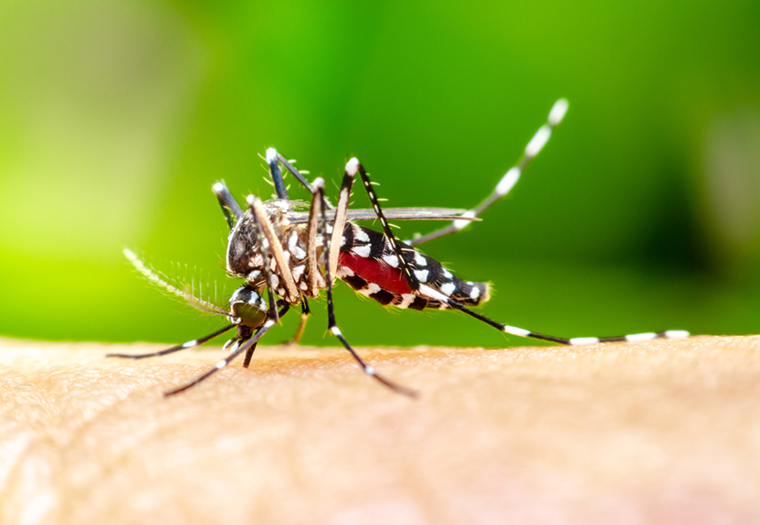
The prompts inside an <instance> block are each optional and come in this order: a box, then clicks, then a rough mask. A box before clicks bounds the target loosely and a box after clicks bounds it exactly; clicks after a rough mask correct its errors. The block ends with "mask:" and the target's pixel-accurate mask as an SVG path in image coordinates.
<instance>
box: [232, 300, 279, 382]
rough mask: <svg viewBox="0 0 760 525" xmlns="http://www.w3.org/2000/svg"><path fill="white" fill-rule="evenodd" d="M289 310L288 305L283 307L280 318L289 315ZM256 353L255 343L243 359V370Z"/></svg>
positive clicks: (243, 340) (257, 331)
mask: <svg viewBox="0 0 760 525" xmlns="http://www.w3.org/2000/svg"><path fill="white" fill-rule="evenodd" d="M289 309H290V305H289V304H288V303H285V304H284V305H283V307H282V308H281V309H280V312H279V314H278V315H279V316H280V317H282V316H283V315H285V314H286V313H288V310H289ZM259 330H261V328H259V329H258V330H256V333H257V334H258V333H259ZM249 338H250V336H249V337H246V338H245V339H242V340H240V341H239V343H238V344H243V343H244V342H245V341H247V340H248V339H249ZM255 351H256V343H254V344H252V345H251V346H249V347H248V351H247V352H246V353H245V358H244V359H243V368H248V365H250V364H251V359H252V358H253V352H255ZM231 352H234V350H232V351H231Z"/></svg>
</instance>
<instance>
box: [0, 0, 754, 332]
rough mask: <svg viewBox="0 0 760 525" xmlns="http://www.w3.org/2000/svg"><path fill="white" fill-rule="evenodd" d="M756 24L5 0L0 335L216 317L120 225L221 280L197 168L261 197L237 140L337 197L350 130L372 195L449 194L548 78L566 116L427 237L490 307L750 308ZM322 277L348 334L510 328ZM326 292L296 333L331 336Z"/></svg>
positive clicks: (614, 11)
mask: <svg viewBox="0 0 760 525" xmlns="http://www.w3.org/2000/svg"><path fill="white" fill-rule="evenodd" d="M758 28H760V3H758V2H757V1H756V0H738V1H732V2H724V3H721V4H720V5H718V3H715V2H695V1H689V2H686V1H679V2H668V3H662V2H655V1H649V2H633V3H631V2H619V3H609V2H583V3H568V2H558V1H554V0H544V1H538V2H494V3H491V4H488V3H480V4H465V3H462V2H424V3H409V2H384V3H361V4H360V3H354V2H330V3H318V2H303V1H302V2H298V1H294V2H239V1H238V2H225V3H210V2H194V1H173V2H160V1H154V2H141V1H134V0H98V1H80V0H67V1H66V2H56V1H49V0H46V1H44V2H41V1H35V0H33V1H24V2H21V1H14V0H3V1H2V3H0V50H2V52H0V181H1V183H2V184H1V186H0V188H1V189H2V191H1V192H0V297H2V301H0V333H1V334H4V335H8V336H16V337H25V338H35V339H54V340H59V339H65V340H103V341H136V340H148V341H162V342H167V343H168V342H182V341H185V340H187V339H191V338H195V337H198V336H201V335H203V334H205V333H207V332H209V331H211V330H213V329H214V328H216V327H218V326H220V325H221V324H222V321H221V320H220V319H218V318H213V317H207V316H204V315H202V314H199V313H198V312H196V311H194V310H192V309H191V308H189V307H187V306H186V305H183V304H181V303H180V302H178V301H175V300H172V299H170V298H167V297H166V296H165V295H163V294H162V293H160V292H158V291H157V290H156V289H154V288H151V287H150V286H149V285H148V284H147V283H146V282H145V281H144V280H143V279H141V278H140V276H139V275H138V274H137V272H135V271H134V270H133V269H132V268H131V267H130V266H129V265H128V263H127V262H126V260H125V259H124V257H123V256H122V253H121V250H122V248H123V247H125V246H128V247H131V248H133V249H135V250H137V251H138V252H139V253H140V254H141V255H143V256H144V257H145V258H146V260H147V261H148V262H149V263H150V264H151V265H153V266H154V267H156V268H158V269H160V270H162V271H164V272H166V273H168V274H170V275H172V276H173V277H175V278H176V279H178V280H180V281H183V282H187V283H191V284H192V285H193V286H194V287H195V290H199V289H200V286H201V285H203V294H204V296H207V297H208V296H211V297H212V298H213V297H214V295H216V297H217V301H218V302H220V303H222V304H223V303H224V300H225V296H226V294H228V293H229V292H231V291H232V290H234V288H236V287H237V286H238V285H239V283H238V282H237V281H234V280H232V279H229V278H227V277H226V276H225V274H224V269H223V262H222V258H223V254H224V248H225V240H226V225H225V222H224V220H223V217H222V214H221V213H220V210H219V207H218V205H217V203H216V201H215V199H214V197H213V196H212V194H211V191H210V188H211V184H212V183H213V182H214V181H217V180H220V179H224V180H225V181H226V182H227V183H228V185H229V187H230V188H231V189H232V191H233V193H234V194H235V195H236V196H238V197H241V196H242V195H243V194H245V193H246V192H249V191H252V192H255V193H257V194H259V195H263V196H265V197H268V196H269V195H271V193H272V190H271V188H270V187H269V186H268V185H267V184H266V183H265V182H264V176H265V175H266V171H265V170H264V169H263V168H262V165H263V164H264V163H263V161H262V160H261V159H260V158H259V156H258V155H259V154H262V153H263V152H264V151H265V149H266V148H267V147H269V146H276V147H277V148H278V149H279V150H280V151H281V152H282V153H283V154H284V155H285V156H286V157H288V158H295V159H298V166H299V167H300V168H301V169H308V170H310V171H311V175H310V177H311V178H313V177H316V176H317V175H321V176H324V177H325V178H326V179H327V180H328V181H329V182H328V191H330V192H333V195H334V194H335V193H336V187H337V183H338V181H339V180H340V176H341V168H342V166H343V164H344V162H345V161H346V159H347V157H348V156H350V155H354V154H355V155H357V156H359V157H360V158H361V159H362V161H363V163H364V164H365V165H366V166H367V167H368V169H369V171H370V172H371V173H372V175H373V177H374V179H375V180H376V181H379V182H380V183H381V186H380V188H379V192H380V195H381V196H382V197H385V198H388V199H389V205H390V206H452V207H470V206H473V205H475V204H477V203H478V202H479V201H480V200H481V199H482V198H483V197H484V196H485V195H486V194H487V193H488V192H490V191H491V189H492V188H493V186H494V185H495V183H496V182H497V181H498V180H499V178H500V177H501V176H502V175H503V173H504V172H505V171H506V170H507V169H508V168H509V167H510V166H511V165H512V164H513V163H514V162H515V161H516V160H517V159H518V158H519V156H520V153H521V151H522V149H523V148H524V146H525V144H526V142H527V141H528V140H529V139H530V137H531V136H532V135H533V133H534V132H535V131H536V129H538V127H539V126H540V125H541V124H542V123H544V122H545V119H546V115H547V113H548V110H549V108H550V107H551V105H552V103H553V102H554V101H555V100H556V99H557V98H559V97H566V98H568V100H569V101H570V110H569V112H568V115H567V117H566V119H565V121H564V122H563V124H562V125H561V126H560V127H559V128H558V129H557V131H556V133H555V134H554V136H553V137H552V140H551V141H550V143H549V144H548V146H547V147H546V148H545V149H544V151H543V152H542V154H541V155H540V156H539V157H538V158H537V159H536V160H535V162H534V163H533V164H532V165H531V168H530V169H529V170H528V171H527V172H526V174H525V176H524V177H523V178H522V180H521V181H520V183H519V185H518V186H517V187H516V188H515V190H514V191H513V193H512V194H510V195H509V197H508V198H507V199H505V201H502V202H500V203H499V204H498V205H497V206H496V207H494V208H493V209H491V210H490V211H489V212H488V213H487V214H486V215H485V216H484V219H485V220H484V222H482V223H480V224H477V225H476V226H474V227H472V228H470V229H469V230H467V231H466V232H463V233H461V234H459V235H456V236H452V237H449V238H446V239H442V240H439V241H436V242H435V243H432V244H430V245H427V246H426V247H425V249H426V252H427V253H428V254H429V255H431V256H433V257H435V258H438V259H439V260H442V261H445V262H447V263H449V264H450V267H451V268H452V269H453V270H454V271H455V272H457V273H458V274H459V275H460V276H461V277H463V278H465V279H469V280H481V281H491V282H492V283H493V286H494V288H495V293H494V295H493V299H492V300H491V302H490V303H488V304H487V305H486V306H485V307H484V308H483V310H482V311H483V312H484V313H485V314H487V315H490V316H492V317H494V318H495V319H498V320H501V321H504V322H508V323H510V324H513V325H516V326H520V327H525V328H528V329H532V330H535V331H541V332H544V333H549V334H554V335H559V336H591V335H616V334H621V333H630V332H635V331H648V330H662V329H670V328H673V329H676V328H678V329H681V328H682V329H688V330H691V331H692V332H694V333H719V334H723V333H740V334H743V333H756V332H758V331H760V315H758V314H760V280H759V279H758V278H757V275H758V270H760V89H759V87H760V30H759V29H758ZM291 194H292V196H294V197H300V198H306V197H307V196H306V193H305V192H303V191H300V190H297V189H296V188H295V186H293V189H292V191H291ZM354 201H355V203H356V205H357V206H359V207H366V204H367V201H366V197H365V196H364V195H362V194H361V193H360V192H356V193H355V196H354ZM433 226H434V225H431V224H430V223H428V224H425V223H414V224H411V225H409V224H408V223H407V224H406V225H405V226H404V229H403V233H402V236H404V237H405V238H408V237H409V236H411V235H412V234H413V233H414V232H415V231H421V232H425V231H430V230H431V229H432V227H433ZM215 290H216V291H215ZM209 291H210V294H209ZM336 293H337V296H336V301H337V315H338V320H339V322H340V323H341V326H342V328H343V332H344V333H345V334H346V336H347V337H348V338H349V340H350V341H353V342H354V343H356V344H358V345H375V344H379V345H402V346H412V345H418V344H433V345H468V346H475V345H483V346H489V347H498V346H504V345H507V344H508V345H515V344H528V343H529V342H528V341H525V340H522V339H519V338H516V337H510V338H509V339H508V340H505V337H504V336H503V335H502V334H500V333H498V332H496V331H495V330H493V329H491V328H489V327H487V326H485V325H481V324H479V323H477V322H475V321H473V320H472V319H469V318H466V317H465V316H462V315H460V314H456V313H452V312H424V313H420V312H413V311H404V312H398V311H392V310H386V309H384V308H382V307H380V306H379V305H378V304H376V303H375V302H374V301H371V300H367V299H365V298H362V297H358V296H356V294H355V293H354V292H353V291H352V290H350V289H349V288H348V287H347V286H346V285H341V286H339V289H338V290H337V292H336ZM324 306H325V301H324V299H322V300H320V301H318V302H316V303H313V309H314V310H315V311H316V315H315V316H314V318H313V319H312V321H311V323H310V325H309V327H308V328H307V333H306V335H305V336H304V339H303V342H304V343H306V344H322V345H325V344H334V341H333V340H332V339H331V338H328V337H325V335H324V333H325V326H326V316H325V314H324ZM297 321H298V316H297V315H294V316H292V318H290V319H288V318H286V319H285V321H284V325H285V326H284V327H282V328H277V331H276V333H274V334H272V335H271V336H270V337H268V338H267V342H269V343H275V342H279V341H282V340H285V339H287V338H289V337H290V335H291V334H292V332H293V331H294V330H295V327H296V325H297Z"/></svg>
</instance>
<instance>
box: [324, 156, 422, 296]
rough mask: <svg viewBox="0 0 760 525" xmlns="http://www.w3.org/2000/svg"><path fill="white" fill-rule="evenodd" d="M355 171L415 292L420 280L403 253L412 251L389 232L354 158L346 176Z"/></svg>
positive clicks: (365, 173)
mask: <svg viewBox="0 0 760 525" xmlns="http://www.w3.org/2000/svg"><path fill="white" fill-rule="evenodd" d="M357 171H358V172H359V175H360V177H361V179H362V182H363V183H364V189H365V190H366V191H367V196H368V197H369V201H370V203H371V204H372V209H374V210H375V214H376V215H377V218H378V219H380V224H381V225H382V227H383V233H385V237H386V239H388V242H389V243H390V245H391V247H392V248H393V251H394V253H395V254H396V257H397V258H398V261H399V268H401V271H402V273H403V274H404V279H406V282H407V283H408V284H409V287H410V288H411V289H412V290H413V291H415V292H416V291H417V290H418V289H419V287H420V279H419V278H418V277H417V275H416V274H415V273H414V272H413V271H412V268H411V267H410V266H409V263H408V262H407V261H406V258H405V257H404V251H410V252H413V251H414V250H412V249H411V248H407V247H404V246H402V244H401V243H400V242H399V240H398V239H397V238H396V236H395V235H394V234H393V232H392V231H391V227H390V225H389V224H388V219H386V218H385V215H384V214H383V209H382V208H381V207H380V199H378V198H377V194H376V193H375V190H374V189H373V188H372V181H370V180H369V175H368V174H367V171H366V170H365V169H364V166H362V164H361V162H359V159H357V158H356V157H354V158H352V159H351V160H349V161H348V163H347V164H346V175H348V174H349V173H353V175H356V172H357ZM339 209H340V208H339ZM333 236H334V234H333Z"/></svg>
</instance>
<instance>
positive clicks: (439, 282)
mask: <svg viewBox="0 0 760 525" xmlns="http://www.w3.org/2000/svg"><path fill="white" fill-rule="evenodd" d="M567 108H568V102H567V100H565V99H560V100H558V101H557V102H555V103H554V105H553V106H552V108H551V110H550V111H549V116H548V119H547V122H546V123H545V124H544V125H542V126H541V127H540V128H539V129H538V131H537V132H536V133H535V134H534V135H533V137H532V138H531V139H530V141H529V142H528V144H527V145H526V147H525V150H524V152H523V155H522V157H521V158H520V160H519V161H518V163H517V164H516V165H515V166H513V167H512V168H510V169H509V170H508V171H507V172H506V173H505V174H504V176H503V177H502V178H501V179H500V180H499V182H498V184H497V185H496V187H495V189H494V190H493V191H492V192H491V194H490V195H489V196H488V197H487V198H486V199H485V200H483V202H481V203H480V204H479V205H478V206H476V207H475V208H472V209H470V210H464V209H450V208H386V209H383V208H382V207H381V205H380V201H381V199H379V198H378V197H377V194H376V193H375V190H374V188H373V185H374V183H373V182H372V181H371V180H370V177H369V174H368V173H367V171H366V170H365V168H364V166H363V165H362V164H361V162H359V160H358V159H357V158H356V157H352V158H351V159H350V160H349V161H348V162H347V163H346V166H345V170H344V175H343V180H342V183H341V188H340V192H339V194H338V201H337V204H336V205H334V206H333V205H332V204H331V203H330V201H329V200H328V199H327V198H326V197H325V181H324V180H323V179H322V178H319V177H318V178H316V179H315V180H314V181H312V182H311V183H309V182H308V181H307V180H306V178H305V177H304V176H303V175H304V174H308V172H301V171H299V170H297V169H296V168H295V167H293V164H292V163H291V162H289V161H288V160H286V159H285V157H283V156H282V155H281V154H280V153H278V152H277V150H275V149H274V148H269V149H268V150H267V152H266V162H267V164H268V166H269V174H270V177H271V179H272V182H273V185H274V189H275V192H276V198H274V199H272V200H269V201H267V202H263V201H262V200H261V199H260V198H259V197H257V196H255V195H249V196H248V197H247V198H246V204H247V206H248V208H247V209H246V210H243V208H241V207H240V205H239V204H238V203H237V201H236V200H235V198H234V197H233V196H232V194H231V193H230V191H229V190H228V189H227V186H226V185H225V184H224V183H223V182H217V183H215V184H214V185H213V187H212V190H213V192H214V194H215V195H216V197H217V199H218V201H219V204H220V206H221V208H222V212H223V213H224V216H225V219H226V221H227V224H228V225H229V228H230V234H229V242H228V245H227V254H226V262H227V272H228V273H229V274H230V275H232V276H234V277H238V278H241V279H244V280H245V283H244V284H243V286H241V287H240V288H238V289H237V290H235V292H233V294H232V295H231V297H230V300H229V309H228V310H226V309H224V308H221V307H219V306H217V305H215V304H212V303H210V302H207V301H204V300H203V299H200V298H197V297H194V296H192V295H190V294H189V293H187V292H185V291H182V290H179V289H178V288H176V287H174V286H172V285H171V284H169V283H168V282H166V281H165V280H164V279H162V278H161V277H160V276H159V275H158V274H157V273H156V272H154V271H152V270H151V269H150V268H148V267H147V266H146V265H145V264H144V263H143V262H142V261H141V260H140V259H139V258H137V256H136V255H135V254H134V253H132V252H131V251H129V250H125V255H126V256H127V258H128V259H129V260H130V262H132V264H133V265H134V266H135V267H136V268H137V270H138V271H140V272H141V273H142V274H143V275H144V276H145V277H146V278H147V279H148V280H150V281H152V282H154V283H155V284H157V285H159V286H161V287H163V288H164V289H166V290H167V291H169V292H171V293H174V294H175V295H178V296H180V297H182V298H184V299H186V300H187V301H188V302H190V303H191V305H193V306H195V307H196V308H200V309H201V310H204V311H207V312H210V313H214V314H219V315H222V316H225V317H226V318H227V319H228V321H229V324H227V325H226V326H224V327H223V328H221V329H219V330H217V331H215V332H213V333H211V334H208V335H206V336H204V337H201V338H199V339H193V340H192V341H188V342H186V343H184V344H181V345H178V346H173V347H171V348H167V349H165V350H160V351H158V352H152V353H146V354H108V355H109V356H112V357H122V358H131V359H142V358H146V357H154V356H159V355H165V354H170V353H173V352H178V351H180V350H185V349H188V348H193V347H196V346H199V345H202V344H204V343H206V342H207V341H210V340H211V339H213V338H215V337H217V336H219V335H221V334H223V333H225V332H228V331H230V330H232V329H233V328H237V333H236V334H235V335H234V336H233V337H232V338H231V339H230V340H228V341H227V342H226V343H225V345H224V349H225V350H227V351H228V354H227V356H226V357H225V358H224V359H222V360H220V361H219V362H218V363H217V364H216V365H215V366H214V367H213V368H211V369H210V370H208V371H207V372H205V373H203V374H201V375H200V376H198V377H196V378H195V379H193V380H191V381H189V382H187V383H185V384H183V385H181V386H178V387H176V388H173V389H171V390H168V391H166V392H164V395H165V396H171V395H174V394H178V393H180V392H183V391H185V390H187V389H188V388H190V387H193V386H195V385H197V384H198V383H201V382H202V381H204V380H206V379H207V378H209V377H210V376H212V375H213V374H215V373H216V372H218V371H219V370H221V369H222V368H224V367H226V366H227V365H228V364H230V362H232V360H233V359H235V358H236V357H238V356H239V355H241V354H245V357H244V359H243V367H245V368H247V367H248V366H249V365H250V362H251V359H252V357H253V353H254V351H255V349H256V345H257V344H258V342H259V340H260V339H261V338H262V337H263V336H264V335H265V334H266V333H267V332H268V331H269V330H270V329H271V328H272V327H273V326H274V325H275V324H276V323H278V322H279V320H280V318H281V317H282V316H283V315H285V314H286V313H288V312H289V311H290V310H291V309H292V308H293V307H297V308H300V310H301V322H300V325H299V327H298V331H297V333H296V335H295V337H294V338H293V341H294V342H297V341H298V339H299V337H300V336H301V334H302V333H303V331H304V328H305V326H306V321H307V319H308V317H309V314H310V310H309V299H312V298H315V297H318V296H319V295H320V293H321V292H322V291H323V290H326V292H327V314H328V330H329V331H330V333H332V334H333V335H334V336H335V337H336V338H337V339H338V340H339V341H340V343H341V344H342V345H343V347H344V348H345V349H346V350H347V351H348V352H349V354H350V355H351V357H353V359H354V360H355V361H356V362H357V363H358V364H359V366H360V367H361V368H362V370H363V371H364V372H365V373H366V374H367V375H369V376H370V377H372V378H374V379H375V380H377V381H379V382H380V383H381V384H383V385H385V386H386V387H388V388H390V389H391V390H393V391H395V392H398V393H401V394H405V395H408V396H415V395H416V394H417V393H416V391H414V390H412V389H409V388H407V387H405V386H402V385H399V384H397V383H395V382H393V381H391V380H390V379H387V378H386V377H385V376H383V375H381V374H380V373H379V372H377V371H376V370H375V369H374V368H373V367H372V366H370V365H369V364H368V363H367V362H366V361H365V360H364V359H362V357H361V356H360V355H359V354H358V353H357V352H356V350H355V349H354V348H353V347H352V346H351V344H349V342H348V340H347V339H346V338H345V337H344V335H343V332H342V331H341V329H340V328H339V327H338V323H337V321H336V316H335V304H334V300H333V285H334V281H335V279H336V278H337V279H340V280H342V281H343V282H345V283H346V284H348V285H349V286H350V287H351V288H353V289H354V290H356V291H357V292H358V293H360V294H362V295H365V296H368V297H371V298H372V299H374V300H376V301H377V302H379V303H380V304H382V305H384V306H392V307H395V308H401V309H406V308H411V309H414V310H425V309H429V308H430V309H440V310H458V311H460V312H463V313H464V314H466V315H469V316H471V317H474V318H475V319H477V320H478V321H482V322H484V323H486V324H487V325H489V326H491V327H493V328H495V329H497V330H499V331H501V332H504V333H507V334H512V335H517V336H520V337H529V338H534V339H540V340H543V341H550V342H554V343H559V344H563V345H585V344H594V343H607V342H619V341H644V340H649V339H655V338H659V337H668V338H673V337H688V336H689V333H688V332H686V331H683V330H667V331H664V332H647V333H640V334H632V335H625V336H620V337H575V338H570V339H567V338H562V337H555V336H551V335H544V334H540V333H537V332H533V331H531V330H526V329H523V328H518V327H515V326H510V325H507V324H503V323H500V322H498V321H495V320H493V319H490V318H488V317H486V316H484V315H482V314H480V313H478V312H476V311H474V310H472V309H471V308H472V307H476V306H479V305H480V304H482V303H484V302H486V301H488V299H489V296H490V290H489V285H488V283H476V282H472V281H463V280H462V279H460V278H459V277H457V276H456V275H454V274H453V273H452V272H451V271H450V270H449V269H447V268H446V267H444V266H443V265H442V264H441V263H439V262H438V261H436V260H435V259H433V258H431V257H429V256H427V255H425V254H424V253H422V252H421V251H420V250H419V249H418V248H417V246H419V245H421V244H424V243H426V242H429V241H432V240H434V239H438V238H440V237H443V236H445V235H450V234H453V233H456V232H459V231H461V230H462V229H464V228H465V227H466V226H467V225H469V224H470V223H472V222H474V221H478V220H480V219H479V218H478V216H479V215H480V214H481V213H483V212H484V211H485V210H486V209H487V208H488V207H490V206H491V205H492V204H494V203H495V202H496V201H498V200H499V199H502V198H503V197H504V196H506V195H507V194H508V193H509V192H510V191H511V190H512V188H513V187H514V186H515V184H516V183H517V181H518V180H519V179H520V176H521V175H522V173H523V171H525V169H526V168H527V166H528V164H529V163H530V162H531V161H532V160H533V159H534V158H535V157H536V155H538V154H539V152H540V151H541V150H542V149H543V147H544V146H545V145H546V143H547V142H548V140H549V138H550V137H551V135H552V132H553V131H554V128H555V127H556V126H557V125H559V123H560V122H561V121H562V119H563V118H564V116H565V113H566V112H567ZM280 166H283V167H284V168H285V169H286V170H287V171H288V172H289V173H290V174H292V175H293V177H295V179H296V180H297V181H298V182H299V183H300V184H301V185H303V186H304V188H306V189H307V190H308V191H309V193H310V194H311V203H310V205H309V206H308V210H307V211H299V207H300V206H301V205H302V204H303V203H299V202H298V201H293V200H290V198H289V197H288V192H287V189H286V186H285V182H284V179H283V174H282V171H281V168H280ZM357 175H358V176H359V178H360V181H361V185H362V186H363V187H364V189H365V191H366V193H367V196H368V197H369V201H370V204H371V205H372V208H370V209H366V210H356V209H349V200H350V197H351V190H352V188H353V185H354V182H355V180H356V176H357ZM389 219H391V220H443V221H451V223H450V224H449V225H448V226H446V227H444V228H441V229H438V230H436V231H434V232H432V233H430V234H427V235H424V236H418V237H416V238H414V239H413V240H410V241H405V242H402V241H400V240H398V239H397V238H396V236H395V235H394V233H393V232H392V230H391V224H390V223H389V222H388V220H389ZM366 220H373V221H374V220H379V221H380V224H381V226H382V232H380V231H376V230H372V229H369V228H365V227H364V226H360V225H358V224H357V222H360V221H366Z"/></svg>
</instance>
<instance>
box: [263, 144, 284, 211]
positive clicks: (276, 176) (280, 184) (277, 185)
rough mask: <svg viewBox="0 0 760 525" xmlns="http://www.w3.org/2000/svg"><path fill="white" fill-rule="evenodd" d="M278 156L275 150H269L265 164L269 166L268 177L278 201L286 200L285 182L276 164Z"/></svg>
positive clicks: (277, 163)
mask: <svg viewBox="0 0 760 525" xmlns="http://www.w3.org/2000/svg"><path fill="white" fill-rule="evenodd" d="M278 157H279V155H278V154H277V150H276V149H274V148H269V149H268V150H267V164H269V176H270V177H272V182H274V191H276V192H277V198H278V199H284V200H287V199H288V190H287V188H285V181H284V180H283V178H282V172H281V171H280V165H279V162H278V160H279V159H278Z"/></svg>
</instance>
